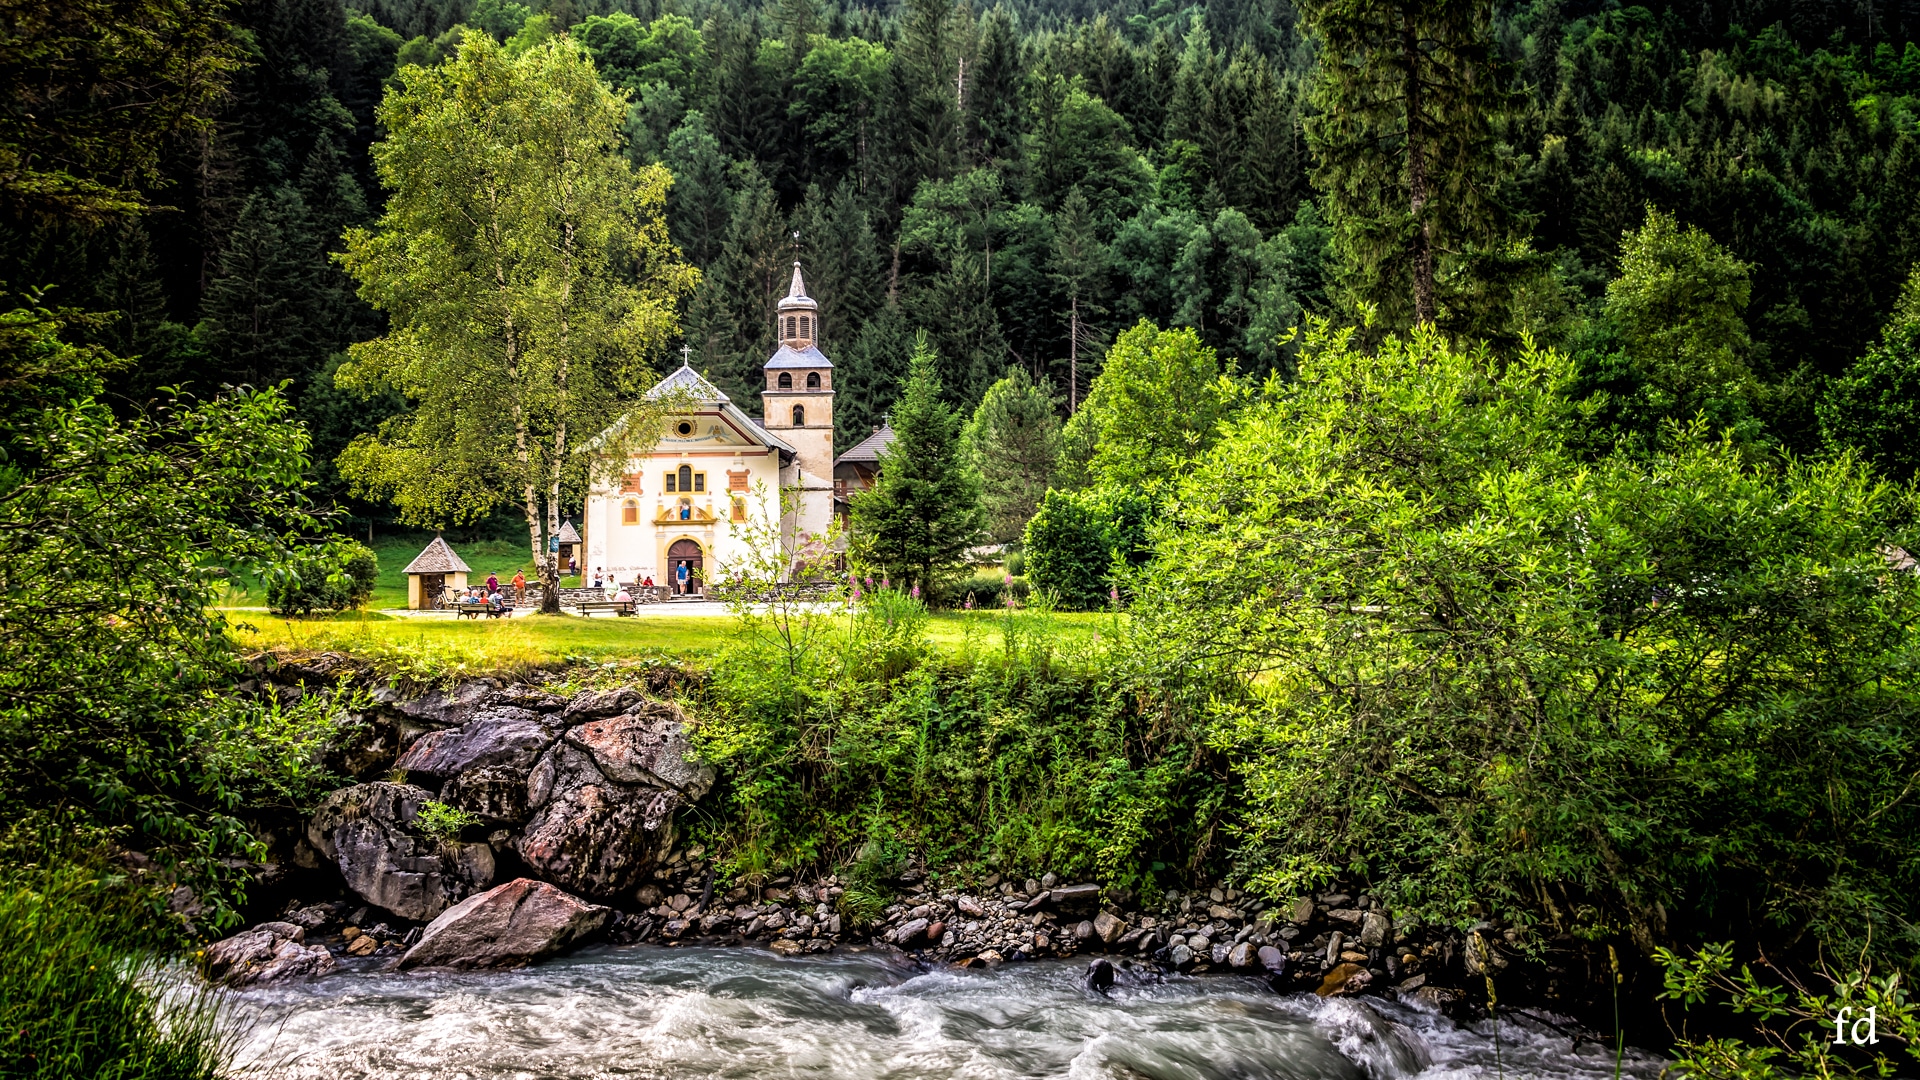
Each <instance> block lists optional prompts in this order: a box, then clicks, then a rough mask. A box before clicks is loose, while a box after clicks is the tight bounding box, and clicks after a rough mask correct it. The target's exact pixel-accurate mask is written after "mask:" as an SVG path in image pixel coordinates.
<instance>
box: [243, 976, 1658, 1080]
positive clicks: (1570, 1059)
mask: <svg viewBox="0 0 1920 1080" xmlns="http://www.w3.org/2000/svg"><path fill="white" fill-rule="evenodd" d="M1084 970H1085V968H1084V964H1083V963H1076V962H1072V961H1040V962H1034V963H1020V964H1007V965H1004V966H1002V967H1000V968H998V969H996V970H991V971H963V970H952V969H942V970H935V971H920V970H918V969H915V968H913V967H909V966H906V965H904V964H901V963H899V962H897V961H894V960H891V959H889V958H888V957H887V956H886V955H884V954H880V953H871V952H869V953H857V952H844V953H839V954H834V955H829V956H811V957H804V958H795V959H783V958H780V957H777V956H775V955H773V954H772V953H768V952H763V951H761V950H757V949H744V948H738V949H723V948H659V947H650V946H636V947H624V948H620V947H611V946H606V947H599V948H594V949H589V950H586V951H583V952H580V953H577V954H574V955H572V956H568V957H565V958H562V959H559V960H552V961H548V962H546V963H543V964H539V965H536V966H534V967H530V968H526V969H523V970H520V971H512V972H504V973H502V972H483V973H470V974H469V973H460V974H453V973H424V974H422V973H410V974H395V973H389V972H382V971H379V970H377V969H376V968H374V967H372V966H366V967H362V968H360V969H358V970H351V969H349V970H343V971H341V972H339V973H337V974H335V975H331V976H328V977H326V978H322V979H318V980H314V981H311V982H302V983H295V984H289V985H284V986H271V987H263V988H259V989H252V990H246V991H240V992H236V993H233V994H231V995H230V996H229V997H228V1002H229V1005H230V1006H231V1008H232V1009H233V1011H234V1014H235V1015H236V1017H237V1018H238V1019H239V1020H240V1021H241V1022H242V1024H243V1031H244V1034H243V1035H242V1036H241V1043H240V1045H239V1060H240V1063H241V1064H242V1065H243V1066H244V1069H243V1072H242V1075H249V1074H252V1075H260V1074H270V1075H273V1076H276V1077H285V1078H287V1080H361V1078H381V1080H389V1078H391V1080H415V1078H419V1080H428V1078H432V1080H494V1078H501V1080H505V1078H515V1080H520V1078H526V1080H533V1078H556V1080H559V1078H567V1080H575V1078H578V1080H599V1078H615V1077H619V1078H629V1077H631V1078H662V1080H667V1078H671V1080H680V1078H691V1077H742V1078H747V1077H751V1078H760V1077H807V1078H813V1077H819V1078H843V1077H844V1078H849V1080H852V1078H860V1080H883V1078H888V1080H890V1078H900V1080H906V1078H913V1080H922V1078H925V1080H936V1078H949V1077H951V1078H967V1080H998V1078H1009V1080H1010V1078H1015V1077H1021V1078H1024V1077H1058V1078H1062V1080H1109V1078H1110V1080H1263V1078H1270V1077H1271V1078H1295V1077H1298V1078H1307V1077H1315V1078H1327V1080H1348V1078H1351V1080H1388V1078H1396V1080H1397V1078H1413V1077H1418V1078H1421V1080H1442V1078H1446V1080H1452V1078H1469V1077H1471V1078H1479V1077H1488V1078H1493V1077H1496V1076H1505V1077H1516V1078H1534V1077H1538V1078H1566V1080H1601V1078H1603V1077H1610V1076H1612V1075H1613V1066H1614V1062H1613V1052H1612V1049H1611V1047H1608V1046H1598V1045H1594V1044H1591V1043H1583V1044H1581V1045H1580V1046H1579V1048H1578V1049H1577V1050H1575V1049H1573V1048H1572V1046H1571V1044H1572V1040H1571V1039H1569V1038H1568V1037H1567V1036H1565V1035H1562V1034H1560V1033H1559V1032H1557V1031H1555V1030H1553V1029H1552V1028H1550V1027H1548V1026H1546V1025H1544V1024H1541V1023H1538V1022H1535V1021H1530V1020H1527V1019H1524V1018H1515V1019H1509V1020H1506V1021H1504V1022H1502V1024H1501V1025H1500V1045H1499V1047H1498V1048H1497V1049H1496V1046H1495V1042H1494V1039H1493V1031H1492V1028H1491V1027H1490V1026H1489V1025H1486V1024H1481V1025H1478V1027H1477V1029H1476V1028H1469V1027H1463V1026H1460V1025H1456V1024H1454V1023H1453V1022H1452V1021H1449V1020H1447V1019H1446V1018H1444V1017H1441V1016H1437V1015H1434V1014H1433V1013H1430V1012H1425V1011H1421V1010H1417V1009H1414V1008H1411V1007H1408V1006H1406V1005H1400V1004H1395V1003H1391V1002H1385V1001H1382V1000H1379V999H1367V1000H1364V1001H1361V1000H1352V999H1345V1000H1332V1001H1323V1000H1321V999H1320V998H1317V997H1315V996H1313V995H1311V994H1296V995H1289V996H1280V995H1276V994H1273V993H1271V992H1269V991H1268V990H1266V989H1265V988H1264V987H1263V986H1262V985H1261V984H1260V983H1259V982H1258V981H1257V980H1254V979H1250V978H1240V977H1234V976H1203V977H1197V978H1188V977H1179V976H1175V977H1168V978H1164V979H1159V978H1155V979H1145V978H1141V977H1138V976H1134V975H1131V974H1130V973H1128V972H1124V971H1123V972H1122V973H1121V975H1120V981H1119V982H1118V983H1116V985H1115V986H1114V987H1113V989H1112V991H1111V992H1110V994H1109V995H1108V996H1106V997H1102V996H1100V995H1098V994H1095V993H1092V992H1090V991H1087V990H1085V989H1082V987H1081V975H1082V973H1083V971H1084ZM1496 1053H1497V1057H1498V1060H1497V1061H1496ZM1660 1068H1661V1062H1660V1061H1659V1060H1658V1059H1656V1058H1653V1057H1651V1056H1649V1055H1645V1054H1640V1053H1636V1052H1634V1051H1631V1050H1629V1051H1628V1054H1627V1060H1626V1067H1625V1071H1624V1074H1623V1075H1625V1076H1630V1077H1635V1078H1637V1080H1653V1078H1655V1077H1657V1076H1658V1075H1659V1073H1660Z"/></svg>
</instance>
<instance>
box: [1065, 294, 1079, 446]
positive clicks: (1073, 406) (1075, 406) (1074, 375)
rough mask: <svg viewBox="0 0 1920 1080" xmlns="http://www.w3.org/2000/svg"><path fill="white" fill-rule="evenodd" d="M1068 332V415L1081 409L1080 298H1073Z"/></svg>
mask: <svg viewBox="0 0 1920 1080" xmlns="http://www.w3.org/2000/svg"><path fill="white" fill-rule="evenodd" d="M1068 325H1069V329H1068V332H1067V415H1068V416H1072V415H1073V414H1074V413H1077V412H1079V411H1080V298H1079V297H1078V296H1075V297H1074V298H1073V314H1072V316H1071V321H1070V322H1069V324H1068Z"/></svg>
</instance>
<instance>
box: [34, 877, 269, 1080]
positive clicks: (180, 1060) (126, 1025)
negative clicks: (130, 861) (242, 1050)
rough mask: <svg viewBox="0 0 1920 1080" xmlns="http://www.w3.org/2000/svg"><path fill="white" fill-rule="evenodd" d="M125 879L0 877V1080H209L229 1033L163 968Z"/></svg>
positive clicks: (196, 989)
mask: <svg viewBox="0 0 1920 1080" xmlns="http://www.w3.org/2000/svg"><path fill="white" fill-rule="evenodd" d="M139 900H140V897H138V896H137V895H136V894H135V891H134V890H133V889H131V888H129V887H128V885H127V882H126V881H125V879H124V878H119V879H115V878H114V877H113V876H112V875H108V874H105V873H103V872H100V871H92V872H89V871H87V870H83V869H78V868H70V869H66V870H62V871H54V870H47V869H37V870H29V871H27V872H16V873H14V874H11V875H9V876H8V878H7V879H6V880H4V881H0V1076H5V1077H8V1078H9V1080H11V1078H15V1077H19V1078H21V1080H28V1078H31V1080H67V1078H70V1077H71V1078H79V1077H112V1078H114V1080H202V1078H204V1080H213V1078H214V1077H219V1076H224V1075H227V1071H226V1070H227V1066H228V1064H229V1061H228V1058H229V1048H230V1047H231V1045H232V1035H233V1032H232V1031H231V1030H230V1027H229V1022H228V1021H226V1020H224V1019H223V1018H222V1016H221V1015H220V1010H219V1003H218V1001H217V1000H216V999H215V997H214V995H213V992H212V991H211V990H210V989H208V988H207V987H205V986H204V984H198V983H197V982H195V981H192V976H191V974H190V973H189V972H188V971H186V970H185V969H184V967H183V966H182V965H180V964H178V963H169V962H168V960H167V957H166V953H165V951H163V948H164V945H163V942H162V941H161V940H159V939H158V938H157V937H156V936H155V935H154V933H153V932H152V930H151V928H150V926H149V924H148V923H147V920H146V918H145V917H146V915H147V912H146V911H145V910H144V908H143V907H142V905H141V904H140V903H139Z"/></svg>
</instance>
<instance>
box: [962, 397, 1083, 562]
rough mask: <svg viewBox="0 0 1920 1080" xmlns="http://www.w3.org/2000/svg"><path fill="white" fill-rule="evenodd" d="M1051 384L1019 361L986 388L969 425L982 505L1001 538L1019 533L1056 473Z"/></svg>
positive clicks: (993, 534) (1057, 451)
mask: <svg viewBox="0 0 1920 1080" xmlns="http://www.w3.org/2000/svg"><path fill="white" fill-rule="evenodd" d="M1053 404H1054V402H1053V388H1052V386H1051V385H1049V384H1048V383H1045V382H1039V383H1036V382H1034V381H1033V379H1031V378H1030V377H1028V375H1027V372H1026V369H1024V368H1019V367H1016V368H1014V369H1013V370H1012V371H1010V372H1008V373H1007V376H1006V377H1005V378H1003V379H1001V380H1000V381H999V382H996V383H994V384H993V385H992V386H990V387H988V388H987V392H986V394H985V395H984V396H982V397H981V399H980V407H979V408H978V409H975V410H974V413H973V420H972V421H971V422H970V423H969V424H968V425H967V429H966V442H967V450H968V452H969V453H970V454H971V455H972V459H973V466H974V470H975V471H976V472H977V473H978V474H979V476H980V508H981V512H982V514H983V515H984V516H985V519H986V529H987V535H989V536H991V537H992V538H993V539H994V541H995V542H997V543H1002V544H1006V543H1012V542H1014V541H1017V540H1019V539H1020V534H1021V531H1022V530H1024V529H1025V528H1026V526H1027V520H1028V519H1029V518H1031V517H1033V512H1034V511H1035V510H1036V509H1038V508H1039V506H1040V500H1041V499H1042V498H1044V497H1045V496H1046V494H1047V486H1048V484H1049V483H1050V482H1051V481H1052V479H1053V468H1054V462H1055V459H1056V458H1057V457H1058V456H1059V454H1060V419H1059V417H1057V416H1055V415H1054V412H1053Z"/></svg>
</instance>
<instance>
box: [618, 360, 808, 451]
mask: <svg viewBox="0 0 1920 1080" xmlns="http://www.w3.org/2000/svg"><path fill="white" fill-rule="evenodd" d="M646 396H647V398H648V400H650V401H658V400H659V399H661V398H663V397H668V396H677V397H683V398H685V399H687V400H689V401H690V402H691V403H692V404H693V407H694V408H695V409H696V410H705V409H712V410H714V411H716V412H718V413H719V414H720V415H721V416H723V417H725V418H726V419H727V421H728V422H729V423H731V424H732V425H733V426H734V427H735V428H737V429H739V431H740V432H741V433H742V434H745V435H747V436H748V437H750V438H755V439H758V440H759V441H760V444H761V445H762V446H768V447H772V448H773V449H775V450H779V451H781V452H782V453H785V454H787V455H789V456H791V455H796V454H798V453H799V452H800V450H799V448H797V447H795V446H794V445H793V444H792V443H790V442H788V441H786V440H785V439H782V438H780V437H779V436H777V435H775V434H773V433H772V432H770V431H768V430H767V429H766V427H765V425H763V424H761V423H760V422H759V421H757V420H754V419H753V418H751V417H749V416H748V415H747V414H746V413H743V412H741V411H740V406H738V405H735V404H734V403H733V399H731V398H729V397H727V395H725V394H723V393H721V392H720V390H719V388H718V387H715V386H714V385H713V384H712V383H710V382H708V381H707V380H705V379H703V378H701V377H700V373H699V372H697V371H695V370H693V369H692V368H690V367H688V366H687V365H686V364H681V365H680V367H679V369H678V370H676V371H674V373H673V374H671V375H668V376H667V377H666V378H664V379H661V380H660V381H659V382H658V383H655V384H654V387H653V389H651V390H648V391H647V393H646ZM626 428H627V417H625V416H622V417H621V418H620V419H618V420H615V421H614V422H613V423H612V424H609V425H608V426H607V429H606V430H605V431H602V432H601V433H600V434H598V435H595V436H594V437H593V438H591V439H589V440H587V442H586V443H585V445H583V446H581V448H580V449H581V451H582V452H584V453H594V452H596V451H598V450H599V449H600V448H601V447H602V446H604V445H605V444H606V443H607V441H608V440H609V439H611V438H612V437H613V436H615V435H617V434H618V433H620V432H623V431H625V430H626ZM655 445H656V446H657V445H658V444H657V443H656V444H655Z"/></svg>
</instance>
